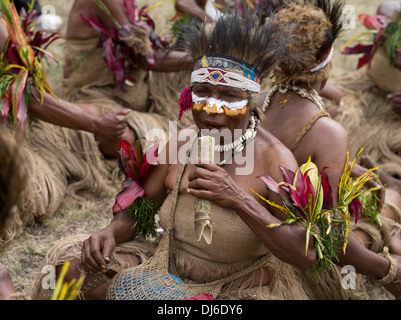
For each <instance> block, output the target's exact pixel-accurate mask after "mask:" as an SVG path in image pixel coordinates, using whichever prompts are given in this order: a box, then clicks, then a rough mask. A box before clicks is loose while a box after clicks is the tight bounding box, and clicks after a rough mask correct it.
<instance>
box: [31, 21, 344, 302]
mask: <svg viewBox="0 0 401 320" xmlns="http://www.w3.org/2000/svg"><path fill="white" fill-rule="evenodd" d="M254 18H255V17H247V18H241V17H239V16H237V15H230V16H226V17H225V18H223V19H220V20H219V21H218V22H217V23H216V24H215V25H214V26H212V27H210V26H209V27H204V26H194V29H191V30H188V33H187V34H185V37H184V38H185V40H186V41H185V48H184V49H185V50H186V51H187V52H188V53H189V54H190V56H191V57H192V58H193V61H194V69H193V73H192V77H191V79H192V85H191V86H190V87H189V88H187V89H185V90H184V91H183V93H182V95H181V98H180V103H179V105H180V108H181V111H182V112H185V111H192V115H193V118H194V122H195V125H194V126H192V127H188V128H186V129H183V130H181V131H180V132H179V133H178V134H177V136H176V137H173V138H172V139H171V140H170V141H169V143H168V145H167V146H166V148H165V150H166V153H167V157H166V159H168V161H167V163H161V162H159V165H158V167H157V169H155V170H154V171H153V172H152V173H151V175H150V176H149V178H148V180H147V181H146V183H145V185H144V190H145V191H146V194H147V197H148V198H149V199H151V201H152V202H153V204H154V205H155V206H156V207H158V208H159V214H160V225H161V227H162V229H163V232H162V236H161V239H160V242H158V241H156V242H152V241H148V240H144V239H140V238H138V237H137V232H136V231H137V228H136V227H135V228H133V226H134V225H135V222H136V221H135V220H134V219H133V218H131V216H130V214H129V212H128V211H121V212H119V213H117V214H116V215H115V217H114V219H113V220H112V222H111V223H110V224H109V225H108V226H107V227H105V228H104V229H103V230H101V231H99V232H96V233H94V234H92V235H91V236H90V237H88V236H85V235H78V236H75V237H72V238H69V239H66V241H62V242H60V243H59V244H57V245H56V246H55V247H54V248H52V249H51V250H50V251H49V253H48V255H47V257H46V260H45V261H44V264H53V265H55V266H56V267H57V269H60V266H61V265H62V263H63V262H64V261H66V260H69V261H71V265H70V269H69V271H68V272H67V275H66V278H65V280H66V281H70V280H71V279H73V278H78V277H79V276H80V274H81V272H82V273H84V274H85V275H86V278H85V282H84V285H83V287H82V292H81V293H82V295H83V297H84V298H94V299H104V298H105V297H106V295H107V298H109V299H143V297H147V298H149V297H155V295H157V297H158V298H160V299H172V298H174V297H175V298H177V296H175V295H174V293H177V291H178V290H177V288H178V286H179V282H183V283H185V285H186V287H185V288H184V289H183V290H184V293H183V294H182V295H178V298H190V297H191V296H193V295H195V293H194V292H196V290H197V292H199V293H210V294H212V295H213V297H214V298H216V299H243V298H252V299H273V298H274V299H315V298H317V295H316V293H314V292H311V291H308V290H305V289H304V286H303V283H302V281H304V280H301V278H300V277H298V276H297V274H298V273H297V272H295V271H294V270H295V269H300V270H303V271H306V270H308V269H309V268H311V266H312V265H313V263H314V262H315V260H316V252H315V249H314V247H313V243H312V241H311V242H310V245H309V249H308V251H307V252H305V241H306V231H305V229H304V228H303V226H301V225H298V224H293V225H285V226H282V227H280V228H273V229H268V228H267V227H266V225H270V224H272V223H280V222H282V221H283V220H285V219H286V216H285V215H284V214H283V213H282V212H280V211H279V210H276V209H275V208H273V207H269V206H268V205H267V204H266V202H264V201H263V200H261V198H260V197H258V196H257V195H256V194H255V193H258V194H259V195H261V196H263V197H265V198H267V199H270V200H272V201H276V202H281V200H280V198H279V197H277V195H276V194H275V193H272V192H268V189H267V188H266V186H265V185H264V183H263V182H262V181H261V180H260V179H258V177H259V176H261V175H269V176H271V177H272V178H274V179H276V181H283V173H282V171H281V170H280V165H281V166H284V167H287V168H289V169H290V170H294V171H295V170H297V168H298V165H297V163H296V161H295V159H294V157H293V156H292V154H291V152H290V151H289V150H288V149H287V148H286V147H285V146H284V145H283V144H282V143H281V142H279V141H278V140H277V139H276V138H275V137H274V136H273V135H272V134H270V133H269V132H267V131H265V130H264V129H263V128H261V126H259V123H260V121H261V119H262V117H263V116H262V115H261V112H260V110H259V109H258V107H257V102H258V99H257V97H258V93H259V90H260V84H259V83H260V80H261V79H263V78H264V77H266V76H268V75H269V74H270V71H271V70H272V69H273V68H274V67H275V66H276V65H277V64H278V63H279V62H280V61H281V57H282V56H283V49H284V48H285V46H286V44H287V41H288V38H286V37H282V35H281V34H280V36H279V35H278V34H276V33H274V28H273V25H272V24H270V23H266V24H264V25H263V26H262V25H261V26H259V27H258V28H259V29H258V30H255V29H254V28H252V27H250V26H251V25H252V24H251V23H252V21H253V20H252V19H254ZM195 30H200V31H196V32H195ZM256 31H257V32H256ZM233 39H236V41H232V40H233ZM181 115H182V113H181ZM210 136H213V137H215V146H214V147H211V148H210V149H211V153H212V154H213V155H214V161H213V162H210V161H203V158H202V159H199V158H197V148H198V147H199V145H201V143H200V142H199V141H203V138H206V139H208V138H209V137H210ZM216 137H217V138H216ZM174 146H176V147H177V148H174ZM209 147H210V145H209ZM183 155H184V156H183ZM244 159H245V161H244ZM260 159H263V160H264V161H260ZM240 160H241V161H240ZM248 161H250V162H252V163H253V165H252V166H250V167H249V168H248V169H249V172H247V173H245V174H242V173H241V170H240V169H242V168H243V167H244V165H245V166H246V165H247V162H248ZM199 199H202V200H205V201H209V207H210V215H209V217H208V219H209V222H210V229H209V230H210V234H211V237H210V238H208V239H207V238H206V237H204V238H202V232H201V233H200V234H201V237H198V235H199V234H198V233H197V230H196V226H195V217H196V212H195V207H196V203H197V201H198V200H199ZM166 259H167V261H169V262H168V263H167V266H166V268H167V269H166V270H160V268H163V266H165V264H164V261H166ZM144 268H150V269H151V270H152V272H147V273H145V272H144V271H143V270H144ZM139 270H142V274H141V275H140V276H139V275H134V274H133V273H136V272H139ZM116 273H117V274H116ZM166 274H170V275H172V276H174V277H175V278H174V279H176V280H174V281H175V282H171V281H173V280H172V277H171V276H170V277H169V280H168V281H167V280H166V281H167V282H168V283H170V285H169V286H167V287H158V286H157V283H160V282H161V280H160V279H162V278H163V276H165V275H166ZM150 276H153V278H152V281H150V282H148V283H150V284H151V285H150V287H149V286H148V287H146V286H145V285H142V282H141V281H146V278H148V277H150ZM112 277H113V280H111V278H112ZM154 277H156V278H154ZM42 278H43V275H41V276H40V277H39V278H38V280H37V284H38V286H37V290H36V291H35V293H34V295H33V299H43V298H46V293H47V292H46V290H43V289H42V288H41V286H40V283H41V281H42ZM177 278H179V279H180V280H177ZM169 281H170V282H169ZM337 284H338V285H339V284H340V282H338V283H337ZM338 287H339V286H337V285H336V287H334V288H333V290H326V296H327V297H328V298H335V297H337V298H349V296H348V294H349V293H350V291H348V292H347V291H346V290H342V289H341V288H338ZM141 288H142V289H143V288H145V289H144V290H142V291H141V290H140V289H141ZM174 288H175V289H174ZM173 289H174V290H175V291H174V290H173ZM195 289H196V290H195ZM186 290H189V291H186ZM140 291H141V292H140ZM172 292H173V293H172ZM47 294H48V293H47Z"/></svg>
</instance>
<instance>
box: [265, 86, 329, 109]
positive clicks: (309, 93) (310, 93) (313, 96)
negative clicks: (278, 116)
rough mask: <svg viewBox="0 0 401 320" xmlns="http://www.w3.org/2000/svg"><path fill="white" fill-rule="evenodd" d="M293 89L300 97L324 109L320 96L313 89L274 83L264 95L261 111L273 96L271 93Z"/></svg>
mask: <svg viewBox="0 0 401 320" xmlns="http://www.w3.org/2000/svg"><path fill="white" fill-rule="evenodd" d="M289 90H291V91H294V92H295V93H296V94H298V95H299V96H301V97H302V98H306V99H309V100H310V101H312V102H313V103H314V104H315V105H316V106H317V107H318V108H319V109H320V110H321V111H324V109H325V108H324V102H323V99H322V97H321V96H320V95H319V94H318V93H317V91H316V90H315V89H310V90H307V89H304V88H298V87H296V86H290V85H283V84H280V85H275V86H274V87H272V88H271V89H270V91H269V92H268V93H267V95H266V99H265V101H264V103H263V106H262V112H266V110H267V108H268V107H269V105H270V100H271V98H272V97H273V95H274V94H275V93H276V92H277V91H279V92H280V93H286V92H287V91H289Z"/></svg>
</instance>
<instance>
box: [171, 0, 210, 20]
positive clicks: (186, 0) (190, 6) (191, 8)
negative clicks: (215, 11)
mask: <svg viewBox="0 0 401 320" xmlns="http://www.w3.org/2000/svg"><path fill="white" fill-rule="evenodd" d="M203 2H205V1H203ZM175 9H176V10H177V11H178V12H182V13H185V14H186V15H188V16H190V17H192V18H195V19H197V20H198V21H200V22H205V23H209V22H213V19H212V18H210V17H209V16H208V15H207V14H206V12H205V10H204V3H202V4H199V3H198V2H197V1H195V0H177V1H176V3H175Z"/></svg>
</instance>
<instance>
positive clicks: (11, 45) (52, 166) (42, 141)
mask: <svg viewBox="0 0 401 320" xmlns="http://www.w3.org/2000/svg"><path fill="white" fill-rule="evenodd" d="M1 10H2V14H3V17H4V19H3V23H4V26H5V27H6V28H7V31H8V33H9V35H10V38H9V41H8V44H7V46H6V47H5V48H4V52H2V61H1V71H2V72H1V76H2V85H4V82H3V81H4V80H3V79H6V78H7V77H10V76H11V77H14V76H15V75H16V74H18V77H17V78H16V79H17V80H19V79H20V78H19V77H20V76H23V75H24V73H25V72H26V78H24V79H25V80H24V81H21V82H20V83H19V85H15V86H12V85H10V86H8V88H7V89H6V91H5V92H2V95H1V108H2V110H1V111H2V116H3V118H5V119H4V123H3V124H2V125H3V126H4V127H7V129H3V133H2V138H3V139H5V140H6V141H7V142H6V143H7V144H8V145H9V146H10V147H11V148H18V149H19V155H20V157H21V158H22V160H21V161H20V162H19V163H20V165H19V170H20V171H21V173H22V174H23V176H24V177H25V179H24V185H25V187H24V190H23V191H22V192H21V194H20V195H19V197H18V200H17V202H16V205H14V206H13V207H12V208H11V210H10V218H9V219H8V221H7V223H6V226H5V230H4V238H5V240H11V239H12V238H13V237H14V236H15V235H16V234H18V233H20V232H21V231H22V228H23V226H25V225H29V224H32V223H34V222H35V221H38V220H39V221H40V220H42V219H44V218H46V217H49V216H51V215H52V214H54V213H55V212H56V210H57V209H58V208H59V207H60V205H61V204H62V203H63V202H66V201H73V202H79V201H80V200H82V199H84V198H82V196H83V194H85V193H90V194H99V195H101V194H107V193H109V194H110V192H112V191H114V190H113V189H111V188H110V187H109V179H108V178H107V171H106V169H105V167H104V163H103V162H102V156H101V154H100V152H99V149H98V147H97V143H96V141H95V140H94V137H93V135H92V134H89V133H85V132H78V131H74V130H70V129H66V128H61V127H58V126H54V125H51V124H49V123H45V122H43V121H40V120H37V119H34V118H31V117H29V116H28V117H27V118H25V117H26V115H27V112H28V110H27V107H28V97H30V99H39V100H40V97H36V96H33V95H31V93H30V92H29V88H30V86H31V85H35V86H36V88H37V89H38V91H40V92H42V91H43V92H50V93H51V90H50V88H49V87H48V84H47V81H46V79H45V77H44V76H43V74H42V73H41V57H42V52H43V51H41V52H39V51H35V50H36V49H32V48H35V47H34V46H37V45H38V44H36V43H35V41H36V40H37V39H44V37H45V36H44V34H43V33H42V32H43V31H37V32H36V33H33V32H32V33H29V32H30V31H31V29H30V28H31V24H30V22H29V21H31V20H32V19H33V18H34V14H33V13H32V14H29V15H28V16H27V17H25V20H24V22H22V21H20V18H19V16H18V14H17V12H16V10H15V8H14V6H13V4H11V3H10V2H9V1H4V2H2V7H1ZM6 17H7V18H6ZM35 35H37V36H38V37H35ZM31 45H32V46H31ZM39 46H40V44H39ZM22 47H23V48H24V49H25V50H26V51H25V52H30V53H32V55H29V54H28V55H27V56H23V55H22V54H20V53H18V48H22ZM24 57H27V58H24ZM29 61H31V62H29ZM32 61H34V63H33V62H32ZM7 65H11V66H15V65H17V67H14V68H11V69H7V68H6V66H7ZM33 66H34V67H33ZM14 88H18V90H21V91H13V89H14ZM18 93H20V94H21V100H18V99H15V100H14V99H11V98H12V97H18ZM7 99H11V100H10V101H11V102H10V103H11V106H12V108H9V112H7V111H6V107H5V106H7ZM18 102H19V103H18ZM22 125H23V127H22ZM70 204H71V203H70Z"/></svg>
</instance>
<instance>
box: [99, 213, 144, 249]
mask: <svg viewBox="0 0 401 320" xmlns="http://www.w3.org/2000/svg"><path fill="white" fill-rule="evenodd" d="M134 224H135V220H133V219H132V218H131V217H130V215H129V213H128V212H126V211H122V212H120V213H118V214H116V215H115V217H114V218H113V220H112V221H111V223H110V224H109V225H108V226H107V227H106V228H109V229H110V230H111V232H112V233H113V235H114V239H115V240H116V243H123V242H127V241H130V240H132V239H134V238H135V236H136V235H137V232H136V229H135V228H133V226H134Z"/></svg>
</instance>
